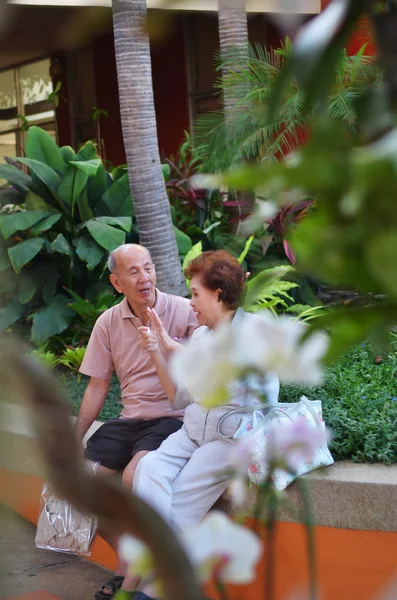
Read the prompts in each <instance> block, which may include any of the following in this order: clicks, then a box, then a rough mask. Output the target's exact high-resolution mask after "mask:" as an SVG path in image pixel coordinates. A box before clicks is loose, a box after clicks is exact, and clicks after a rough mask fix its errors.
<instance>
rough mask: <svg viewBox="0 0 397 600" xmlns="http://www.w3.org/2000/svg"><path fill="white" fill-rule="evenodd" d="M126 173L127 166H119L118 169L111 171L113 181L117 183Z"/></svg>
mask: <svg viewBox="0 0 397 600" xmlns="http://www.w3.org/2000/svg"><path fill="white" fill-rule="evenodd" d="M126 173H128V168H127V165H119V166H118V167H116V168H115V169H113V170H112V178H113V180H114V181H117V180H118V179H120V178H121V177H123V176H124V175H125V174H126Z"/></svg>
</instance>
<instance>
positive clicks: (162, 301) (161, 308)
mask: <svg viewBox="0 0 397 600" xmlns="http://www.w3.org/2000/svg"><path fill="white" fill-rule="evenodd" d="M168 301H169V300H168V295H167V294H164V292H160V290H158V289H157V288H156V301H155V303H154V310H155V311H156V313H157V314H158V315H159V316H161V315H163V314H164V313H165V311H166V309H167V306H168ZM120 310H121V318H122V319H137V318H138V317H136V316H135V315H134V313H133V312H132V310H131V308H130V305H129V304H128V300H127V298H124V299H123V300H122V301H121V302H120Z"/></svg>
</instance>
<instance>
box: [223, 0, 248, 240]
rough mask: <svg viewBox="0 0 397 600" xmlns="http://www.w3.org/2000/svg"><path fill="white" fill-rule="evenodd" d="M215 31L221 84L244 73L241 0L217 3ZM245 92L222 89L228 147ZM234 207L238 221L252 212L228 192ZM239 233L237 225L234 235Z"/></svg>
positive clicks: (242, 198) (243, 198) (240, 87)
mask: <svg viewBox="0 0 397 600" xmlns="http://www.w3.org/2000/svg"><path fill="white" fill-rule="evenodd" d="M218 27H219V46H220V50H221V61H222V78H223V81H225V80H226V79H227V77H228V73H229V70H230V71H232V72H234V73H236V72H238V71H239V68H242V69H244V70H246V69H247V67H248V62H249V55H248V25H247V12H246V10H245V0H218ZM248 92H249V85H248V83H245V82H241V83H239V84H237V85H233V86H230V85H224V86H223V110H224V119H225V134H226V139H227V140H228V141H229V140H230V143H232V140H233V138H234V136H235V130H234V127H235V124H236V123H237V121H238V119H237V116H238V115H239V114H240V113H243V112H245V111H247V110H248V108H249V107H248V105H247V104H246V103H244V102H243V99H244V98H245V97H246V95H247V94H248ZM229 195H231V196H232V198H233V200H234V202H235V203H236V208H237V216H238V217H239V218H241V217H243V216H244V215H247V214H248V213H249V212H250V210H251V208H252V197H251V195H250V194H243V193H238V192H236V191H235V190H234V191H231V190H229ZM239 230H240V220H239V221H238V225H237V230H236V234H238V233H239Z"/></svg>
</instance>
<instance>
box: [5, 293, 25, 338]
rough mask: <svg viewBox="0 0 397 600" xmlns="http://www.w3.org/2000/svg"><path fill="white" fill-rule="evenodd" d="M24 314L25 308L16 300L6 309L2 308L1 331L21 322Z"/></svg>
mask: <svg viewBox="0 0 397 600" xmlns="http://www.w3.org/2000/svg"><path fill="white" fill-rule="evenodd" d="M24 312H25V309H24V307H23V306H22V304H21V303H20V302H17V301H16V300H14V301H13V302H10V304H8V305H7V306H5V307H4V308H0V331H4V330H5V329H7V328H8V327H9V326H10V325H12V324H13V323H15V322H16V321H19V319H20V318H21V317H22V315H23V313H24Z"/></svg>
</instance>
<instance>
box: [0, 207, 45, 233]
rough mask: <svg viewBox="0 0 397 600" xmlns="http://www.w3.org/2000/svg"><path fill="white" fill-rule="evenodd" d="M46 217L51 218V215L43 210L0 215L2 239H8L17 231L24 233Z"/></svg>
mask: <svg viewBox="0 0 397 600" xmlns="http://www.w3.org/2000/svg"><path fill="white" fill-rule="evenodd" d="M48 216H51V213H49V212H46V211H44V210H27V211H21V212H16V213H13V214H11V215H1V216H0V231H1V233H2V234H3V237H4V239H8V238H9V237H10V236H12V235H14V233H16V232H17V231H26V229H30V227H33V225H35V224H36V223H38V222H39V221H41V220H42V219H44V218H45V217H48Z"/></svg>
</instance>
